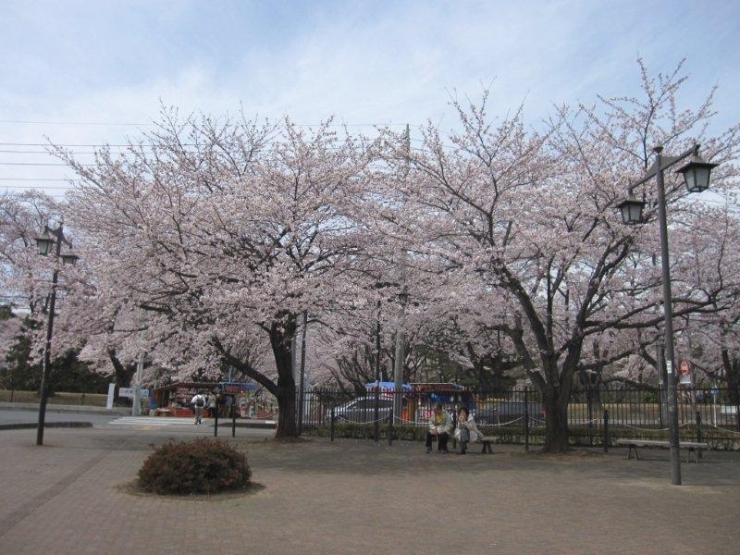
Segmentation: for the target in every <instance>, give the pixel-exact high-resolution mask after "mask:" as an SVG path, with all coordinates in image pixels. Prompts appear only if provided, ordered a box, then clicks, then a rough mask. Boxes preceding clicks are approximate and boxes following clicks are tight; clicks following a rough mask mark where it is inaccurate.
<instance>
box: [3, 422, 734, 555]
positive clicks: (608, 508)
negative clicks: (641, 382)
mask: <svg viewBox="0 0 740 555" xmlns="http://www.w3.org/2000/svg"><path fill="white" fill-rule="evenodd" d="M222 431H223V433H220V436H222V437H224V438H225V439H226V440H227V441H234V442H236V443H237V444H238V445H239V446H240V447H242V448H244V449H245V450H246V451H247V453H248V455H249V460H250V464H251V467H252V470H253V481H254V482H255V487H254V488H253V489H252V490H251V491H250V492H248V493H245V494H229V495H223V496H214V497H206V496H204V497H188V498H183V497H180V498H169V497H158V496H153V495H143V494H139V493H136V492H135V491H134V490H133V489H132V488H131V484H132V482H133V480H134V479H135V477H136V472H137V470H138V469H139V467H140V466H141V464H142V462H143V461H144V459H145V458H146V457H147V456H148V455H149V453H151V451H152V444H160V443H162V442H164V441H167V439H168V438H174V439H175V440H185V439H191V438H194V437H198V436H210V435H212V434H213V428H212V427H211V426H210V423H209V422H207V423H206V425H205V426H198V427H195V426H182V425H180V426H171V427H165V426H154V425H151V426H148V425H146V420H144V421H137V422H136V423H132V424H131V425H127V426H123V425H117V424H116V423H115V422H111V423H109V424H104V425H96V426H94V427H91V428H48V429H47V430H46V432H45V445H44V446H42V447H39V446H36V445H35V438H36V431H35V430H33V429H16V430H2V431H0V446H1V447H2V448H1V449H0V483H1V484H2V495H0V545H2V546H3V551H4V552H6V553H12V554H14V555H15V554H23V553H29V554H31V553H32V554H34V555H38V554H39V553H46V554H56V553H60V554H75V555H79V554H86V553H89V554H96V555H98V554H108V555H115V554H119V553H120V554H123V553H125V554H138V555H147V554H203V553H208V554H244V553H259V554H261V555H268V554H284V553H285V554H304V553H305V554H313V553H316V554H334V553H336V554H353V553H357V554H368V553H390V554H396V553H397V554H416V553H418V554H431V553H496V554H498V553H500V554H515V553H516V554H578V553H624V554H631V555H632V554H635V553H639V554H652V553H655V554H658V553H660V554H665V553H670V554H671V555H678V554H683V553H686V554H691V555H696V554H715V553H728V554H729V553H737V552H738V551H740V526H739V525H738V524H739V523H738V512H737V509H738V500H740V454H738V453H726V452H721V453H719V452H711V453H708V454H707V455H706V456H705V460H704V461H703V462H701V463H699V464H697V463H693V462H692V463H691V464H687V463H686V462H685V459H684V460H683V463H682V465H681V470H682V477H683V485H682V486H673V485H671V484H670V464H669V457H668V452H667V451H665V450H660V451H643V452H642V453H641V454H644V458H643V459H642V460H639V461H635V460H627V458H626V448H625V449H614V450H612V451H610V453H608V454H604V453H603V452H602V451H600V450H593V451H586V450H580V451H577V452H576V453H574V454H573V455H568V456H543V455H539V454H535V453H529V454H527V453H525V452H524V448H523V447H521V446H495V448H494V454H493V455H480V454H479V453H478V452H473V453H469V454H467V455H465V456H457V455H454V454H448V455H438V454H436V453H435V454H431V455H427V454H425V453H424V447H423V445H422V444H421V443H408V442H395V443H394V444H393V445H392V446H388V444H387V443H380V444H375V443H373V442H367V441H354V440H337V441H335V442H331V441H329V440H328V439H307V440H305V441H298V442H288V443H283V442H276V441H274V440H271V439H264V438H259V437H255V436H249V435H248V432H247V431H246V430H245V429H242V428H238V429H237V430H236V438H234V439H232V438H231V433H230V430H228V433H227V430H226V429H224V430H222Z"/></svg>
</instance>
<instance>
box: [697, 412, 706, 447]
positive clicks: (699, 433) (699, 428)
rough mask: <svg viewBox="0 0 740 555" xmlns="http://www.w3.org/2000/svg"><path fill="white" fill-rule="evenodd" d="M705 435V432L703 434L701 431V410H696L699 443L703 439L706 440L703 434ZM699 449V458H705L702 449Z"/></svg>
mask: <svg viewBox="0 0 740 555" xmlns="http://www.w3.org/2000/svg"><path fill="white" fill-rule="evenodd" d="M703 435H704V434H702V431H701V412H700V411H698V410H697V411H696V441H697V442H699V443H701V442H702V441H704V440H703V439H702V436H703ZM698 451H699V454H698V455H697V456H698V458H699V459H703V458H704V456H703V454H702V451H701V449H698Z"/></svg>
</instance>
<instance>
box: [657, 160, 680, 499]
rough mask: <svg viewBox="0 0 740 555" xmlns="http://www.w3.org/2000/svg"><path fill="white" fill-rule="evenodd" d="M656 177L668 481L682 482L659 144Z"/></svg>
mask: <svg viewBox="0 0 740 555" xmlns="http://www.w3.org/2000/svg"><path fill="white" fill-rule="evenodd" d="M655 152H656V154H657V160H656V167H657V172H656V179H657V182H658V218H659V220H660V258H661V266H662V270H663V316H664V318H665V347H666V353H665V365H666V377H667V386H668V434H669V440H670V457H671V484H673V485H674V486H678V485H681V459H680V456H679V439H678V401H677V396H676V374H675V371H674V370H675V368H674V363H675V360H676V357H675V354H674V350H673V301H672V299H671V270H670V260H669V258H668V223H667V218H666V200H665V183H664V180H663V169H664V168H663V157H662V154H661V153H662V152H663V148H662V147H656V148H655Z"/></svg>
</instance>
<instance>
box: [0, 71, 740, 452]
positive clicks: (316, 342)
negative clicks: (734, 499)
mask: <svg viewBox="0 0 740 555" xmlns="http://www.w3.org/2000/svg"><path fill="white" fill-rule="evenodd" d="M640 69H641V73H640V75H641V84H642V92H641V94H640V95H639V96H636V97H625V98H615V99H609V98H599V100H598V102H597V103H596V104H595V105H593V106H586V105H583V106H578V107H576V108H573V109H570V108H567V107H561V108H558V109H557V110H555V111H554V113H553V115H552V116H551V117H550V118H549V119H548V120H547V121H546V122H542V123H541V124H539V125H538V127H537V128H536V129H533V128H531V127H530V126H528V125H527V124H526V123H525V117H524V112H523V110H519V111H517V112H515V113H513V114H512V115H510V116H507V117H506V118H503V119H497V118H495V117H492V116H491V115H490V114H489V110H490V105H491V102H492V97H490V95H489V93H488V92H487V91H486V92H484V94H483V97H482V99H481V101H480V102H477V103H476V102H469V103H467V104H463V103H460V102H457V101H455V102H453V106H454V108H455V109H456V111H457V114H458V116H459V124H458V127H457V128H456V130H455V131H453V132H451V133H445V132H443V131H442V130H441V129H439V128H438V126H435V125H433V124H429V125H428V126H427V127H426V128H424V129H422V130H421V133H422V145H421V147H420V148H411V142H410V140H409V135H408V133H393V132H391V131H390V130H381V131H380V133H379V137H378V140H376V141H369V140H368V139H366V138H365V137H362V136H355V135H351V134H349V133H348V132H347V131H346V130H342V131H341V132H339V131H337V128H335V127H333V126H332V125H331V123H330V122H329V123H327V124H324V125H322V126H320V127H319V128H317V129H315V130H313V131H309V130H307V129H305V128H302V127H300V126H296V125H294V124H293V123H291V122H290V121H289V120H287V119H286V120H284V121H281V122H279V123H277V124H270V123H257V122H253V121H247V120H244V119H243V118H242V119H225V120H215V119H212V118H208V117H201V118H195V117H188V118H184V119H181V118H180V117H179V116H178V114H177V113H175V112H172V111H166V110H165V111H164V112H163V114H162V121H161V122H160V124H159V127H158V128H157V130H156V131H155V132H154V133H152V134H150V135H149V136H145V137H143V138H142V139H141V141H140V142H138V143H133V142H132V143H131V144H130V145H129V148H128V149H127V150H125V151H124V152H123V153H122V154H120V155H115V154H113V153H112V152H111V151H110V150H109V149H102V150H101V151H100V152H98V155H97V159H96V163H95V164H94V165H93V166H86V165H82V164H79V163H77V162H76V161H75V159H74V156H73V154H72V153H70V152H66V151H64V150H62V149H58V150H57V154H58V155H59V156H60V157H61V158H62V159H63V160H65V161H67V162H68V163H69V164H70V165H71V166H73V167H74V168H75V170H76V171H77V173H78V175H79V177H80V178H81V180H82V182H81V184H80V185H79V186H77V187H76V188H75V190H74V191H73V193H72V194H71V196H70V198H69V202H68V204H67V205H66V206H65V207H64V211H65V216H66V218H67V221H68V224H69V226H70V227H71V229H73V231H74V238H75V249H76V250H78V251H80V252H79V254H81V255H82V259H83V260H84V264H82V267H81V268H79V269H76V270H75V273H74V274H71V275H70V276H69V286H70V287H74V291H73V292H72V291H70V294H69V295H68V296H67V297H68V298H67V299H65V309H64V310H63V311H62V313H61V314H60V317H61V318H60V322H63V323H62V324H60V326H61V327H60V332H59V333H60V335H59V343H60V345H66V346H71V345H75V346H77V347H78V348H83V351H82V356H83V358H85V359H86V360H97V361H98V362H101V363H102V361H105V360H106V359H107V360H108V362H107V363H106V364H107V366H108V367H109V368H110V367H111V365H112V366H114V367H115V366H116V364H117V363H118V365H119V366H120V367H121V368H123V369H124V370H125V369H126V368H128V369H129V372H130V368H131V364H132V362H133V361H135V360H137V358H138V357H140V356H143V355H142V353H146V357H147V360H151V361H152V362H156V365H157V366H158V367H159V368H164V369H165V372H170V373H171V374H172V375H173V376H177V375H178V374H179V375H183V376H191V375H193V374H194V373H200V374H201V375H205V376H210V377H212V378H214V379H215V378H216V377H217V376H218V375H219V373H220V372H221V371H222V369H223V368H224V367H225V366H230V367H232V368H234V369H236V370H238V371H239V372H241V373H242V374H243V375H245V376H248V377H249V378H251V379H252V380H254V381H256V382H257V383H259V384H260V385H261V386H263V387H264V388H265V389H266V390H267V391H269V392H270V393H271V394H273V395H274V396H275V397H276V398H277V400H278V405H279V408H280V413H281V418H280V424H279V428H278V433H279V435H287V436H289V435H294V434H295V433H296V426H295V406H296V403H295V392H296V381H295V375H294V368H293V364H292V362H293V359H294V355H295V348H294V345H295V340H296V334H297V332H298V330H299V329H300V322H301V319H302V317H303V315H304V314H306V315H308V317H309V322H310V323H309V324H308V330H307V332H308V338H309V347H308V348H307V354H309V355H310V360H309V364H310V365H311V366H312V370H313V373H312V379H313V382H314V383H319V382H321V381H322V380H333V381H334V382H335V383H336V382H342V383H347V384H351V385H353V386H355V387H359V386H361V385H362V383H364V382H365V381H367V380H368V379H371V380H372V379H374V377H375V373H376V371H377V368H378V366H377V364H378V352H379V351H380V356H381V365H380V371H381V377H382V378H390V377H391V370H392V368H393V366H394V360H393V358H394V357H395V352H396V351H395V349H394V342H395V340H396V339H395V337H396V331H397V330H398V329H399V328H402V329H403V331H404V341H405V343H406V344H407V347H408V348H407V349H406V354H405V356H404V361H403V371H404V378H405V379H406V378H408V379H412V380H416V381H426V380H428V379H430V378H431V379H433V380H436V379H442V380H450V379H457V380H459V381H461V382H463V383H469V384H470V385H473V386H475V385H478V386H486V387H499V386H501V385H502V384H504V383H507V380H511V379H512V372H513V371H515V370H516V371H518V372H521V373H525V374H526V377H527V378H528V379H529V380H531V382H532V383H534V384H535V385H536V386H537V387H538V388H539V389H540V391H541V393H542V395H543V399H544V403H545V405H546V407H547V432H546V434H547V435H546V449H549V450H554V451H561V450H563V449H565V448H566V447H567V434H568V430H567V418H566V415H567V402H568V397H569V394H570V391H571V388H572V387H573V384H574V382H577V381H578V379H580V378H579V377H578V376H583V375H586V374H588V375H594V376H599V375H601V373H603V372H607V371H609V369H610V368H619V367H620V366H622V365H627V364H628V363H629V358H628V357H630V356H631V355H634V354H635V353H643V355H645V359H646V360H648V361H649V362H651V363H653V362H654V361H653V360H651V359H650V357H649V355H648V353H649V351H650V349H652V345H653V344H654V342H655V340H656V338H658V337H659V336H660V335H661V326H662V318H663V316H662V311H661V306H660V303H661V299H662V294H661V288H660V286H661V283H660V280H661V274H660V266H659V260H658V253H659V248H658V243H659V238H658V233H657V230H656V226H655V208H654V207H655V204H654V195H655V193H654V191H653V187H652V186H651V184H650V183H647V184H646V185H645V186H644V187H643V188H642V189H641V190H640V194H642V195H644V197H645V199H646V201H647V202H648V216H649V218H650V222H651V223H649V224H648V225H645V226H642V227H637V228H635V227H626V226H624V225H623V224H622V223H621V221H620V219H619V217H618V215H617V213H616V211H615V206H616V204H618V202H619V201H621V199H622V198H623V197H624V195H625V193H626V189H627V185H628V183H629V182H630V181H634V180H636V179H638V178H640V177H642V175H643V174H644V172H645V169H646V168H647V167H648V166H649V164H650V163H651V158H650V152H651V148H652V147H653V146H655V145H657V144H662V145H663V146H665V148H666V152H673V151H676V152H680V151H684V150H685V149H686V148H687V147H688V146H689V145H690V144H692V143H694V142H699V143H701V144H702V154H703V155H704V157H705V158H707V159H710V160H712V161H714V162H719V163H721V164H722V165H721V166H720V167H719V168H718V169H717V170H715V171H716V174H715V176H714V178H713V183H712V194H711V195H708V194H707V193H705V194H704V195H702V196H701V197H689V196H687V195H686V194H685V193H684V192H683V190H682V185H681V184H680V183H679V181H678V179H672V178H671V179H670V180H669V182H668V183H667V186H668V204H669V209H668V213H669V219H670V221H671V224H670V234H671V238H670V243H671V258H672V260H671V266H672V269H671V272H672V277H673V280H674V284H673V289H674V291H673V293H674V302H675V307H674V313H675V315H676V330H677V333H676V335H677V340H678V344H679V346H680V348H681V349H685V350H686V352H687V353H691V357H692V358H694V359H696V361H697V363H698V366H699V367H700V368H702V369H703V371H704V372H706V374H707V375H708V376H713V377H720V376H723V377H726V379H728V380H731V379H734V380H737V337H736V334H735V332H734V329H735V327H736V326H735V324H736V323H737V302H738V301H737V300H738V279H737V275H739V274H738V272H737V267H738V266H737V264H738V259H737V256H738V255H737V253H738V246H739V245H738V236H739V235H740V234H738V229H737V225H738V209H737V201H736V199H735V197H734V196H733V190H734V189H733V188H736V186H737V167H736V164H735V160H737V157H738V127H733V128H731V129H729V130H728V131H727V132H726V133H724V134H722V135H720V136H718V137H708V136H705V130H706V126H705V124H706V123H707V122H708V121H709V120H710V119H711V117H712V116H713V113H712V109H711V96H710V98H709V99H708V101H707V102H706V103H705V104H704V105H702V106H699V107H698V108H697V109H695V110H684V109H680V108H679V107H678V106H679V101H680V97H679V92H680V88H681V86H682V84H683V83H684V81H685V79H684V77H683V76H682V75H681V73H680V66H679V68H678V69H677V70H676V71H675V72H673V73H671V74H668V75H662V74H658V75H657V76H654V77H653V76H651V75H649V74H648V72H647V71H646V70H645V68H644V67H643V66H642V65H641V66H640ZM709 201H711V202H709ZM11 204H12V203H11ZM9 206H10V205H9ZM8 210H9V211H8V213H9V214H10V213H13V214H15V212H12V210H10V208H8ZM39 214H43V211H39ZM46 217H47V216H41V215H40V216H39V217H38V218H37V220H38V221H34V220H33V218H30V219H29V220H28V221H29V222H32V223H33V226H31V227H35V229H42V228H43V225H42V224H43V223H44V222H45V219H46ZM24 218H26V216H24ZM9 219H10V217H9ZM21 219H22V218H21ZM19 221H20V220H19ZM21 227H22V226H21ZM29 229H30V227H29ZM4 233H5V232H4ZM34 233H35V230H34ZM5 235H6V236H7V237H10V235H9V234H8V233H5ZM27 235H28V233H26V236H27ZM13 237H14V238H13V239H12V240H4V242H3V245H4V246H3V247H2V248H3V251H2V252H3V253H4V256H5V259H4V260H5V261H6V262H5V265H4V266H3V268H2V270H3V272H4V274H3V276H4V278H3V279H4V280H5V281H4V285H5V287H6V288H10V287H11V284H12V287H16V288H19V287H20V289H22V290H24V291H27V293H26V294H27V298H28V299H29V301H30V302H31V303H33V302H34V301H35V300H36V301H37V300H38V299H39V298H40V296H39V295H38V293H36V291H37V290H36V289H35V288H34V285H33V284H34V279H32V277H33V276H34V275H37V270H38V269H37V268H36V267H35V266H34V265H35V264H36V265H37V264H38V262H37V261H34V260H32V258H33V257H29V255H28V251H29V248H30V247H29V245H28V241H27V240H26V242H25V243H24V242H23V241H24V240H23V239H22V237H23V235H22V234H16V235H14V236H13ZM9 276H13V278H12V279H11V277H9ZM15 276H26V277H25V278H24V279H25V281H17V280H16V277H15ZM21 283H25V284H26V285H25V286H24V285H18V284H21ZM406 301H407V302H406ZM402 304H403V305H404V309H403V310H401V305H402ZM80 339H83V340H84V345H83V344H82V342H81V341H80ZM378 339H380V348H378ZM267 355H269V356H267ZM430 361H434V362H433V363H431V362H430ZM433 365H436V366H433ZM432 368H434V369H433V370H432ZM119 374H121V380H122V381H125V379H126V372H119ZM733 376H734V377H733ZM150 379H153V377H150Z"/></svg>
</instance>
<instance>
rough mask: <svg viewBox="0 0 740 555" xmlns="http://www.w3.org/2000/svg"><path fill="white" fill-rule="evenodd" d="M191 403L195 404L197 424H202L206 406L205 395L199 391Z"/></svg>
mask: <svg viewBox="0 0 740 555" xmlns="http://www.w3.org/2000/svg"><path fill="white" fill-rule="evenodd" d="M190 404H191V405H193V409H194V410H195V425H196V426H197V425H198V424H202V423H203V422H202V419H203V407H205V406H206V398H205V396H204V395H203V394H202V393H201V392H200V391H199V392H198V393H196V394H195V395H194V396H193V398H192V399H191V400H190Z"/></svg>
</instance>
